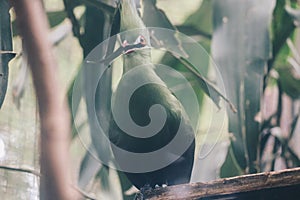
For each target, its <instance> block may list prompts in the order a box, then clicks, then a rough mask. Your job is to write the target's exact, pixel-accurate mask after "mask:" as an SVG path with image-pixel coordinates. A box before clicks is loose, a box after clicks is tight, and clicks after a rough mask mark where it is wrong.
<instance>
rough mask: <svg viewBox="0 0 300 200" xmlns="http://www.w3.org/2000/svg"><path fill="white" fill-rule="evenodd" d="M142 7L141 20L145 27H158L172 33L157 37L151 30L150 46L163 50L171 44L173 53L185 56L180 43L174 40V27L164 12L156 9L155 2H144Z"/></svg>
mask: <svg viewBox="0 0 300 200" xmlns="http://www.w3.org/2000/svg"><path fill="white" fill-rule="evenodd" d="M143 5H144V6H143V7H144V9H143V18H142V19H143V22H144V23H145V26H146V27H159V28H165V29H169V30H173V31H174V34H168V35H164V34H160V35H159V36H157V33H156V32H155V31H154V30H152V31H151V32H150V38H151V39H152V41H151V45H152V46H153V47H155V48H163V47H164V45H165V44H169V45H170V44H172V46H173V48H176V49H175V50H174V51H176V52H180V53H182V54H183V55H186V53H185V52H184V50H183V49H182V47H181V43H180V41H179V40H178V39H177V38H176V31H177V29H176V27H175V26H173V24H172V23H171V22H170V20H169V19H168V17H167V15H166V14H165V13H164V11H163V10H161V9H159V8H157V6H156V0H144V1H143Z"/></svg>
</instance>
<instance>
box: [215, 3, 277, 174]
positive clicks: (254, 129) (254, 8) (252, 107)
mask: <svg viewBox="0 0 300 200" xmlns="http://www.w3.org/2000/svg"><path fill="white" fill-rule="evenodd" d="M274 6H275V1H274V0H266V1H259V0H249V1H243V2H241V1H239V0H214V1H213V16H214V21H213V22H214V23H213V24H214V32H213V40H212V55H213V58H214V60H215V62H216V63H217V65H218V66H219V70H220V72H221V74H222V75H223V81H224V83H225V87H226V90H227V95H228V97H229V99H230V100H231V101H232V102H233V104H234V105H236V106H237V111H238V112H237V114H234V113H232V112H228V116H229V132H231V133H233V135H234V139H233V140H232V148H233V152H234V156H235V157H236V160H237V162H238V164H239V165H240V168H241V169H243V170H244V171H245V172H246V173H254V172H257V170H258V168H257V147H258V136H259V130H260V129H259V124H258V122H257V121H255V116H256V114H257V113H258V112H259V110H260V101H261V95H262V89H263V78H264V72H265V70H266V66H267V62H268V60H269V59H270V57H271V53H272V50H271V42H270V30H269V27H270V22H271V18H272V12H273V8H274ZM223 175H224V174H223Z"/></svg>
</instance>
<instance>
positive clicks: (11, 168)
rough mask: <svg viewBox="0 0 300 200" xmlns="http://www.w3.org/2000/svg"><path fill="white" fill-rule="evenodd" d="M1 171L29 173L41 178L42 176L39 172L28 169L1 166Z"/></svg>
mask: <svg viewBox="0 0 300 200" xmlns="http://www.w3.org/2000/svg"><path fill="white" fill-rule="evenodd" d="M0 169H4V170H10V171H17V172H24V173H29V174H33V175H35V176H39V177H40V176H41V174H40V172H39V171H36V170H34V169H27V168H24V167H14V166H7V165H0Z"/></svg>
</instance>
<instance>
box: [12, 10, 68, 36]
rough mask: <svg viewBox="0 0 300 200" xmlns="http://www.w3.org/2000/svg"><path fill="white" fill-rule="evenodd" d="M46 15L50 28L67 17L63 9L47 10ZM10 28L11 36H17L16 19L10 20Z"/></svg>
mask: <svg viewBox="0 0 300 200" xmlns="http://www.w3.org/2000/svg"><path fill="white" fill-rule="evenodd" d="M47 17H48V22H49V26H50V28H53V27H55V26H57V25H59V24H61V23H62V22H63V21H64V20H65V19H66V18H67V13H66V12H65V11H64V10H63V11H52V12H47ZM12 29H13V31H12V32H13V37H15V36H18V35H19V34H20V33H19V31H18V29H17V23H16V20H14V21H13V22H12Z"/></svg>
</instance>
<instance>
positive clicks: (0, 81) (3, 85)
mask: <svg viewBox="0 0 300 200" xmlns="http://www.w3.org/2000/svg"><path fill="white" fill-rule="evenodd" d="M9 9H10V6H9V3H8V1H7V0H2V1H0V107H1V106H2V104H3V101H4V98H5V95H6V90H7V82H8V63H9V61H10V60H11V59H12V58H14V56H15V54H14V53H13V52H12V36H11V26H10V14H9Z"/></svg>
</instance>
